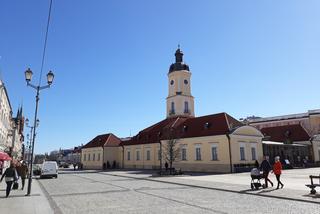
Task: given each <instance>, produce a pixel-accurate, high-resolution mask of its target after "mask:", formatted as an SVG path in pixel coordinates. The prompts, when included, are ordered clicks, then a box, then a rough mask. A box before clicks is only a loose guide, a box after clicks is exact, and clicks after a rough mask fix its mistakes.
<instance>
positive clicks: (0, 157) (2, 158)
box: [0, 151, 12, 161]
mask: <svg viewBox="0 0 320 214" xmlns="http://www.w3.org/2000/svg"><path fill="white" fill-rule="evenodd" d="M9 160H12V158H11V157H10V156H9V155H8V154H7V153H5V152H1V151H0V161H9Z"/></svg>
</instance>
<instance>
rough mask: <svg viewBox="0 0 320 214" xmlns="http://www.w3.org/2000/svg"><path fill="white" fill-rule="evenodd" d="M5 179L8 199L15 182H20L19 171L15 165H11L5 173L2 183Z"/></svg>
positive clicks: (0, 180)
mask: <svg viewBox="0 0 320 214" xmlns="http://www.w3.org/2000/svg"><path fill="white" fill-rule="evenodd" d="M4 177H5V181H6V183H7V188H6V197H7V198H8V196H9V194H10V191H11V187H12V184H13V182H15V181H16V180H18V175H17V171H16V169H15V167H14V165H13V163H11V164H10V167H9V168H7V169H6V171H5V172H4V173H3V175H2V176H1V179H0V182H2V180H3V178H4Z"/></svg>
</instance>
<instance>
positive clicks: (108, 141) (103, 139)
mask: <svg viewBox="0 0 320 214" xmlns="http://www.w3.org/2000/svg"><path fill="white" fill-rule="evenodd" d="M120 143H121V140H120V139H119V138H118V137H116V136H115V135H114V134H111V133H109V134H102V135H98V136H96V137H95V138H93V139H92V140H91V141H90V142H89V143H87V144H86V145H84V146H83V147H82V149H86V148H94V147H106V146H119V145H120Z"/></svg>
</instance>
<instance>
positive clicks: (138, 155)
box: [136, 150, 140, 161]
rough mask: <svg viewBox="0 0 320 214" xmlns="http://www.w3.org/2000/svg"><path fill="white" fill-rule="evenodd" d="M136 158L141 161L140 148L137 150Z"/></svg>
mask: <svg viewBox="0 0 320 214" xmlns="http://www.w3.org/2000/svg"><path fill="white" fill-rule="evenodd" d="M136 160H137V161H139V160H140V150H137V151H136Z"/></svg>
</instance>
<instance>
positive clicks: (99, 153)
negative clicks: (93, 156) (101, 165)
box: [97, 153, 100, 161]
mask: <svg viewBox="0 0 320 214" xmlns="http://www.w3.org/2000/svg"><path fill="white" fill-rule="evenodd" d="M97 161H100V153H98V160H97Z"/></svg>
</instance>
